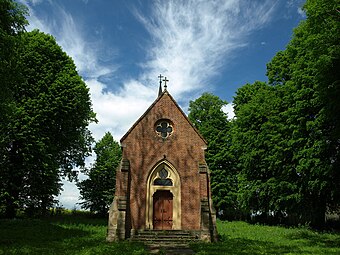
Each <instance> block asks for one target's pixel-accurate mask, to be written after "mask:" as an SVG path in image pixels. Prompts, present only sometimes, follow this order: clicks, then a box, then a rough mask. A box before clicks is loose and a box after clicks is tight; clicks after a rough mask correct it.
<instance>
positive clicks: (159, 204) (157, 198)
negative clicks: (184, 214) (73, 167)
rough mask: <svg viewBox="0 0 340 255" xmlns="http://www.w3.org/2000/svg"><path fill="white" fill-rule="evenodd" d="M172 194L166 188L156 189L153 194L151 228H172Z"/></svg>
mask: <svg viewBox="0 0 340 255" xmlns="http://www.w3.org/2000/svg"><path fill="white" fill-rule="evenodd" d="M172 201H173V196H172V194H171V192H170V191H168V190H158V191H156V193H155V194H154V195H153V228H154V229H172V209H173V203H172Z"/></svg>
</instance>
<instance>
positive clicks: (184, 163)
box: [116, 93, 206, 230]
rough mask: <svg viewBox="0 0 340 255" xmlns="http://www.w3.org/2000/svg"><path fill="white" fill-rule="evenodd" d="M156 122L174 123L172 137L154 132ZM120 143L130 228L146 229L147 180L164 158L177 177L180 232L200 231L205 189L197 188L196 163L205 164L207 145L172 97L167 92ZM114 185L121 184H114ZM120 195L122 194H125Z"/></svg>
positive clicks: (198, 175) (197, 167) (198, 177)
mask: <svg viewBox="0 0 340 255" xmlns="http://www.w3.org/2000/svg"><path fill="white" fill-rule="evenodd" d="M159 119H169V120H171V121H172V123H173V127H174V131H173V134H172V135H171V136H170V137H168V138H167V139H165V140H163V139H162V138H161V137H159V136H158V135H157V134H156V132H155V130H154V128H155V123H156V122H157V121H158V120H159ZM121 142H122V146H123V158H125V159H128V160H129V161H130V174H131V190H130V209H131V224H132V228H133V229H142V228H145V204H146V184H147V177H148V174H149V172H150V171H151V170H152V169H153V167H154V166H155V165H156V163H157V162H159V161H160V160H162V159H163V158H164V156H165V157H166V159H167V160H168V161H169V162H171V163H172V165H173V166H174V167H175V168H176V170H177V171H178V173H179V176H180V181H181V198H182V202H181V212H182V229H192V230H194V229H196V230H199V229H200V199H201V196H202V195H204V193H205V194H206V187H205V188H203V189H202V188H200V185H201V183H202V181H203V180H201V178H200V174H199V164H200V163H205V159H204V149H203V148H204V147H205V146H206V144H205V142H204V140H203V139H202V138H201V137H200V136H199V135H198V134H197V132H196V131H195V130H194V129H193V128H192V126H191V125H190V124H189V122H188V120H187V119H186V118H185V117H184V116H183V114H182V113H181V111H180V110H179V109H178V108H177V105H176V104H175V103H174V101H173V100H172V98H171V97H170V96H169V95H168V94H166V93H165V94H163V95H162V96H161V98H160V99H159V100H158V101H156V103H155V104H154V105H153V106H152V108H151V109H149V110H148V112H147V114H146V115H144V116H143V117H142V119H140V120H139V121H138V122H137V125H135V126H134V127H133V128H132V130H130V131H129V133H128V134H127V136H125V137H123V138H122V141H121ZM119 177H120V175H117V178H119ZM203 182H204V181H203ZM117 184H118V185H121V184H122V183H119V181H117ZM204 185H205V184H204ZM121 191H122V190H121V188H119V187H117V193H116V194H118V195H120V193H121ZM202 191H203V192H202ZM204 191H205V192H204ZM122 193H123V192H122ZM122 193H121V195H125V194H122Z"/></svg>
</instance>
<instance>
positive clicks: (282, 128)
mask: <svg viewBox="0 0 340 255" xmlns="http://www.w3.org/2000/svg"><path fill="white" fill-rule="evenodd" d="M284 93H285V92H284V91H283V90H282V88H281V87H272V86H269V85H267V84H266V83H263V82H255V83H254V84H252V85H250V84H247V85H245V86H243V87H242V88H240V89H239V90H238V91H237V92H236V96H235V99H234V104H235V109H236V110H235V114H236V120H235V122H234V125H233V130H232V134H233V139H232V141H233V145H232V148H233V151H234V153H235V155H236V157H237V159H238V167H239V169H240V170H239V174H238V179H239V194H238V198H239V201H240V203H241V205H242V207H243V208H244V209H245V210H247V211H253V212H257V213H258V212H260V213H262V214H263V216H264V218H265V219H266V218H267V215H268V213H269V212H271V215H274V216H275V217H276V218H277V220H282V212H285V213H292V212H295V210H296V204H297V203H298V202H299V188H298V185H297V183H296V178H297V177H298V176H297V175H296V172H295V170H294V166H293V165H292V163H293V161H292V153H291V151H290V150H291V149H292V148H291V147H289V143H287V141H288V138H289V137H290V136H291V133H290V132H289V131H287V129H286V125H287V123H286V122H285V121H286V120H285V118H283V116H282V115H281V113H282V111H283V110H284V109H285V107H287V106H286V104H285V101H284V100H283V95H284Z"/></svg>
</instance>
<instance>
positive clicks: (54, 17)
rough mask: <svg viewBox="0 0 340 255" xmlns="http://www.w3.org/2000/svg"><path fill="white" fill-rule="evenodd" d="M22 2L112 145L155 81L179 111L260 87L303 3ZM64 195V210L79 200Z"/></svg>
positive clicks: (71, 192)
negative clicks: (79, 82)
mask: <svg viewBox="0 0 340 255" xmlns="http://www.w3.org/2000/svg"><path fill="white" fill-rule="evenodd" d="M20 1H21V2H23V3H25V4H26V5H28V7H29V10H30V16H29V17H28V20H29V22H30V25H29V27H28V30H32V29H35V28H38V29H40V30H41V31H43V32H46V33H49V34H52V35H53V36H54V37H55V38H56V40H57V42H58V44H59V45H61V46H62V48H63V50H64V51H65V52H66V53H67V54H68V55H69V56H71V57H72V58H73V60H74V61H75V64H76V66H77V69H78V72H79V74H80V75H81V76H82V77H83V79H84V81H85V82H86V84H87V85H88V87H89V88H90V94H91V99H92V104H93V109H94V111H95V112H96V113H97V119H98V121H99V122H98V124H91V125H90V130H91V131H92V133H93V135H94V137H95V139H96V140H99V139H100V138H101V137H102V136H103V135H104V133H105V132H106V131H110V132H111V133H112V135H113V136H114V137H115V139H116V140H117V141H119V139H120V138H121V137H122V136H123V135H124V133H125V132H126V131H127V130H128V129H129V127H130V126H131V125H132V124H133V123H134V121H135V120H137V119H138V117H139V116H140V115H142V114H143V112H144V111H145V110H146V109H147V108H148V106H149V105H150V104H151V103H152V102H153V101H154V100H155V99H156V97H157V93H158V85H159V83H158V78H157V76H158V75H159V74H160V73H161V74H162V75H164V76H166V77H168V79H169V80H170V81H169V83H168V91H169V92H170V93H171V94H172V96H173V97H174V98H175V99H176V100H177V102H178V103H179V105H180V106H181V107H182V108H183V110H184V111H185V112H187V108H188V105H189V101H190V100H194V99H196V98H198V97H199V96H200V95H201V94H202V93H203V92H211V93H213V94H215V95H218V96H219V97H220V98H222V99H224V100H227V101H228V102H229V103H231V102H232V99H233V96H234V95H235V92H236V90H237V88H239V87H241V86H242V85H244V84H246V83H253V82H254V81H256V80H261V81H266V80H267V78H266V75H265V74H266V63H268V62H269V61H270V59H272V57H273V56H274V55H275V54H276V52H278V51H279V50H284V48H285V46H286V44H287V43H288V42H289V40H290V38H291V36H292V31H293V28H294V27H296V26H297V25H298V23H299V22H300V21H301V20H302V19H304V18H305V15H304V13H303V12H302V10H301V6H302V4H303V3H304V0H174V1H170V0H159V1H147V0H114V1H111V0H53V1H52V0H29V1H25V0H20ZM224 110H225V111H226V112H228V114H229V117H233V113H232V105H231V104H229V105H228V106H226V107H225V109H224ZM92 160H93V158H90V159H89V160H88V162H91V161H92ZM81 178H85V177H84V176H82V177H81ZM64 189H65V190H64V192H62V194H61V196H60V200H61V203H62V204H63V205H64V206H66V207H68V208H72V207H73V206H74V204H75V203H76V202H77V201H78V196H79V193H78V191H77V189H76V187H75V186H74V185H73V184H70V183H68V182H65V185H64Z"/></svg>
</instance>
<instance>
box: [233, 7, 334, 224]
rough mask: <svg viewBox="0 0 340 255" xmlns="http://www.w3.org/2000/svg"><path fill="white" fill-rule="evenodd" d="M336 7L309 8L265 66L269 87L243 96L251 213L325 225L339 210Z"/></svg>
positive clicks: (238, 101) (238, 107)
mask: <svg viewBox="0 0 340 255" xmlns="http://www.w3.org/2000/svg"><path fill="white" fill-rule="evenodd" d="M337 8H338V4H337V1H322V0H309V1H307V2H306V4H305V6H304V10H305V11H306V14H307V19H306V20H305V21H303V22H301V23H300V25H299V26H298V27H297V28H296V29H295V31H294V35H293V38H292V40H291V41H290V42H289V44H288V45H287V48H286V49H285V50H284V51H281V52H279V53H277V54H276V56H275V57H274V58H273V60H272V61H271V62H270V63H268V65H267V75H268V78H269V86H268V85H266V84H264V83H263V84H261V83H255V84H253V85H249V84H248V85H246V86H244V87H242V88H241V89H239V90H238V92H237V95H236V97H235V100H234V104H235V111H236V121H235V123H234V125H233V127H234V128H233V147H234V148H235V149H234V150H235V151H236V152H237V158H238V159H239V166H240V173H239V199H240V202H241V203H242V205H243V206H244V207H246V208H248V209H252V210H255V211H256V212H259V211H260V212H263V213H269V212H271V213H274V214H278V215H280V213H281V212H284V213H288V215H289V216H295V217H296V220H297V222H300V223H311V225H313V226H322V225H323V224H324V219H325V212H326V209H327V207H329V208H331V207H336V206H338V205H339V200H340V192H339V191H340V189H339V185H338V184H339V182H340V173H339V171H338V170H339V154H340V150H339V148H340V144H339V143H340V136H339V117H338V116H339V114H338V111H339V110H340V109H339V106H340V104H339V101H338V98H339V96H340V95H339V91H340V90H339V71H338V70H339V63H340V61H339V56H340V46H339V44H338V39H339V32H338V31H339V28H340V22H339V17H340V15H339V10H338V9H337Z"/></svg>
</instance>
